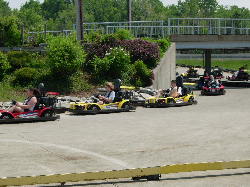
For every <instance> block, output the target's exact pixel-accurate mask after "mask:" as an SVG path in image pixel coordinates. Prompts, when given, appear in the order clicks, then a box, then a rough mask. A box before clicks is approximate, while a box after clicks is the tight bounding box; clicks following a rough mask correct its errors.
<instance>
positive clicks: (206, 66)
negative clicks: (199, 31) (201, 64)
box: [205, 49, 212, 72]
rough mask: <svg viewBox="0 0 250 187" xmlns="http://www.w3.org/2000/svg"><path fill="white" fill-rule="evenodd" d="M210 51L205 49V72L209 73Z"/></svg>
mask: <svg viewBox="0 0 250 187" xmlns="http://www.w3.org/2000/svg"><path fill="white" fill-rule="evenodd" d="M211 51H212V50H211V49H205V70H206V71H207V72H211Z"/></svg>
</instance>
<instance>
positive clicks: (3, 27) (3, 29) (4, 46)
mask: <svg viewBox="0 0 250 187" xmlns="http://www.w3.org/2000/svg"><path fill="white" fill-rule="evenodd" d="M3 47H5V41H4V26H3Z"/></svg>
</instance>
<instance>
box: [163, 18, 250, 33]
mask: <svg viewBox="0 0 250 187" xmlns="http://www.w3.org/2000/svg"><path fill="white" fill-rule="evenodd" d="M167 27H168V28H167V30H168V33H167V35H173V34H174V35H186V34H191V35H203V34H206V35H226V34H228V35H242V34H244V35H248V34H250V32H249V30H250V19H229V18H169V19H168V26H167Z"/></svg>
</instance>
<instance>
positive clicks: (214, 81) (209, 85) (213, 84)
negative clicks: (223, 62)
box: [208, 75, 219, 88]
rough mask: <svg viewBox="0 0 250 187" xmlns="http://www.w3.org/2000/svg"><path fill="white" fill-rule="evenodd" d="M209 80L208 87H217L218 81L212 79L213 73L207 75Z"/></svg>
mask: <svg viewBox="0 0 250 187" xmlns="http://www.w3.org/2000/svg"><path fill="white" fill-rule="evenodd" d="M209 78H210V80H209V81H208V87H209V88H219V81H218V80H215V79H214V76H213V75H210V76H209Z"/></svg>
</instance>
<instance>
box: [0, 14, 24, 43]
mask: <svg viewBox="0 0 250 187" xmlns="http://www.w3.org/2000/svg"><path fill="white" fill-rule="evenodd" d="M0 28H3V29H4V38H3V35H2V34H1V35H0V41H1V44H0V47H3V46H5V47H12V46H19V45H20V44H21V31H20V30H18V26H17V19H16V18H15V17H14V16H9V17H0ZM3 41H4V42H3Z"/></svg>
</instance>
